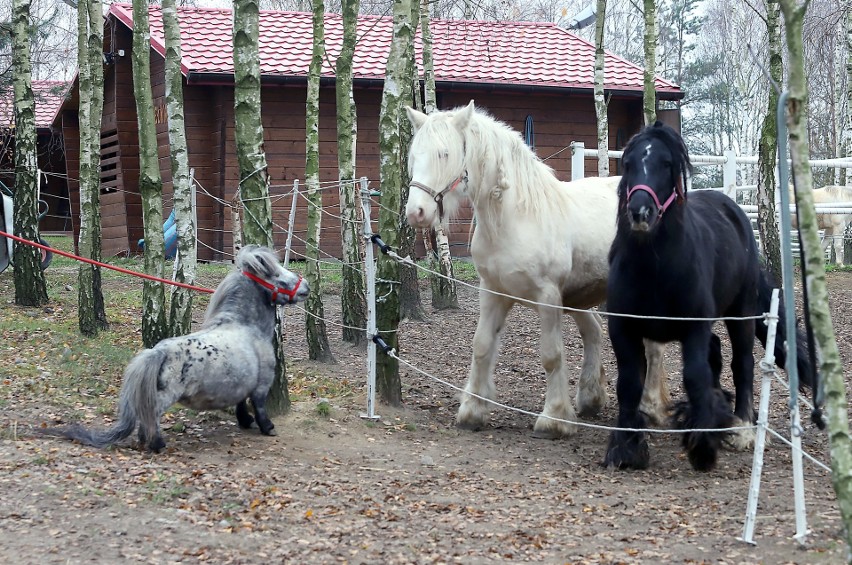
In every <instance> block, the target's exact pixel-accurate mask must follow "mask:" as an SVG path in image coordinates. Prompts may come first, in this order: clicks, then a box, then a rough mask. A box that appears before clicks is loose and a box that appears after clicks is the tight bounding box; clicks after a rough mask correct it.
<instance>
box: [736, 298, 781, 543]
mask: <svg viewBox="0 0 852 565" xmlns="http://www.w3.org/2000/svg"><path fill="white" fill-rule="evenodd" d="M778 301H779V300H778V289H777V288H776V289H774V290H773V291H772V302H771V305H770V307H769V316H768V318H767V320H766V323H767V325H768V326H769V327H768V329H767V330H766V349H765V351H766V354H765V355H764V357H763V361H761V363H760V369H761V373H762V374H763V378H762V380H761V384H760V407H759V408H758V410H757V435H756V437H755V439H754V458H753V460H752V464H751V482H750V483H749V488H748V504H747V505H746V517H745V523H744V524H743V537H742V540H743V541H744V542H746V543H750V544H752V545H757V544H756V543H755V541H754V523H755V520H756V519H757V501H758V498H759V495H760V478H761V475H762V474H763V452H764V447H765V445H766V427H767V424H768V420H769V393H770V390H771V388H772V373H773V372H774V371H775V367H774V365H775V336H776V332H777V328H778ZM755 323H757V324H762V323H764V322H763V321H762V320H756V321H755Z"/></svg>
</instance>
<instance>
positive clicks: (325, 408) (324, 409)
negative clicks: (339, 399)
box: [316, 400, 331, 418]
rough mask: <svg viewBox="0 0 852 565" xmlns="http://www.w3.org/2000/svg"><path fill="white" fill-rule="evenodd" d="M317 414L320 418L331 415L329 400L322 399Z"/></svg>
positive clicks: (318, 404)
mask: <svg viewBox="0 0 852 565" xmlns="http://www.w3.org/2000/svg"><path fill="white" fill-rule="evenodd" d="M316 412H317V416H319V417H320V418H328V417H329V416H331V405H330V404H329V403H328V401H327V400H320V401H319V402H318V403H317V408H316Z"/></svg>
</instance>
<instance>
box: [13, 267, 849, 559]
mask: <svg viewBox="0 0 852 565" xmlns="http://www.w3.org/2000/svg"><path fill="white" fill-rule="evenodd" d="M226 272H227V268H226V267H219V268H210V269H205V270H204V271H203V272H202V276H201V281H200V283H201V284H202V285H205V286H208V287H214V286H215V285H216V284H217V282H218V281H219V280H221V278H222V277H223V276H224V274H225V273H226ZM46 275H47V278H48V281H49V285H50V287H49V294H50V297H51V302H50V304H49V305H47V306H46V307H42V308H21V307H18V306H15V305H14V304H13V299H14V289H13V280H12V273H11V272H10V271H7V272H5V273H3V274H0V547H2V548H3V550H2V554H3V556H4V558H5V559H4V561H6V562H9V563H40V564H41V563H197V562H209V563H217V564H218V563H222V564H224V563H280V562H285V561H286V562H292V563H305V562H312V563H313V562H317V563H325V562H328V563H332V562H345V563H484V562H524V561H534V562H545V563H578V564H579V563H803V564H804V563H840V562H842V561H843V558H844V544H843V540H842V536H841V527H842V524H841V521H840V517H839V512H838V509H837V504H836V502H835V500H834V493H833V490H832V487H831V479H830V475H829V473H828V472H826V471H824V470H822V469H820V468H819V467H818V466H816V465H814V464H812V463H809V462H807V461H806V463H805V486H806V502H807V518H808V524H809V527H810V530H811V534H810V535H809V536H808V539H807V543H806V545H804V546H800V545H799V544H798V543H797V542H795V541H794V540H793V539H792V535H793V534H794V532H795V521H794V516H793V479H792V470H791V457H790V448H789V447H787V446H786V445H785V444H784V443H782V442H781V441H778V440H775V441H773V442H772V443H771V444H770V445H769V446H768V448H767V450H766V459H765V467H764V472H763V481H762V485H761V491H760V505H759V508H758V515H757V525H756V535H755V539H756V541H757V543H758V545H757V546H756V547H754V546H750V545H747V544H745V543H743V542H742V541H739V540H738V539H737V538H738V537H739V536H741V535H742V526H743V519H744V516H745V508H746V497H747V493H748V483H749V478H750V475H751V467H752V453H751V452H731V451H725V452H723V453H722V454H721V457H720V462H719V465H718V467H717V468H716V469H715V470H713V471H711V472H708V473H698V472H695V471H693V470H692V469H691V467H690V465H689V463H688V461H687V460H686V459H685V457H684V456H683V454H682V451H681V449H680V440H679V436H674V435H657V434H654V435H652V436H651V438H650V443H651V457H652V460H651V466H650V468H649V469H647V470H645V471H629V472H625V471H615V470H610V469H606V468H604V467H602V466H601V464H600V463H601V461H602V459H603V454H604V449H605V446H606V441H607V432H606V431H604V430H597V429H587V428H581V429H580V430H579V431H578V433H577V434H576V435H575V436H573V437H571V438H569V439H565V440H560V441H548V440H539V439H534V438H533V437H532V434H531V426H532V423H533V419H532V418H531V417H529V416H526V415H523V414H520V413H516V412H512V411H508V410H505V409H495V411H494V412H493V414H492V421H491V425H490V427H489V428H488V429H486V430H485V431H481V432H468V431H462V430H458V429H456V428H455V427H454V425H453V421H454V416H455V411H456V409H457V408H458V398H457V392H456V391H455V390H453V389H452V388H450V387H448V386H447V385H445V384H443V383H441V382H439V381H438V380H436V379H434V378H432V377H436V378H437V379H440V380H443V381H446V382H449V383H452V384H454V385H456V386H463V384H464V380H465V378H466V375H467V366H468V362H469V357H470V341H471V337H472V335H473V331H474V329H475V326H476V319H477V315H478V304H477V299H476V291H475V290H473V289H471V288H468V287H461V288H460V289H459V293H460V301H461V308H460V309H459V310H454V311H445V312H433V311H431V309H430V308H429V294H428V292H426V287H425V286H424V293H423V301H424V308H425V310H426V312H427V313H426V317H425V319H424V320H422V321H405V322H403V324H402V326H401V330H400V352H399V355H400V357H401V358H403V359H405V360H406V361H408V362H410V363H412V364H413V365H415V366H416V367H418V368H419V369H420V370H422V371H423V373H421V372H418V371H415V370H412V369H410V368H407V367H405V366H403V368H402V370H401V375H402V382H403V398H404V406H403V407H399V408H390V407H387V406H382V405H379V406H378V408H377V412H378V413H379V415H380V418H379V419H378V420H377V421H370V420H365V419H362V418H361V417H360V414H361V413H362V412H364V411H365V410H366V399H365V388H366V386H365V383H366V350H365V347H364V346H359V347H354V346H352V345H349V344H346V343H343V342H342V341H341V339H340V335H339V334H340V329H339V326H337V325H335V324H339V323H340V314H339V311H340V306H339V297H338V296H336V295H335V294H334V292H335V291H334V284H333V283H332V284H330V292H329V293H328V294H327V295H326V297H325V312H326V316H327V319H328V321H329V323H328V326H327V327H328V331H329V338H330V342H331V345H332V350H333V353H334V355H335V358H336V363H334V364H320V363H315V362H311V361H309V360H307V359H306V355H307V346H306V343H305V337H304V313H302V312H301V311H299V310H296V309H290V310H289V311H288V315H287V316H286V319H285V331H286V334H287V337H288V341H287V345H286V350H287V353H288V373H289V378H290V393H291V396H292V399H293V409H292V411H291V412H290V413H289V414H287V415H284V416H280V417H278V418H276V419H275V424H276V429H277V431H278V434H279V435H278V436H277V437H264V436H261V435H260V434H259V433H258V432H257V430H250V431H243V430H240V429H239V428H238V427H237V425H236V421H235V418H234V417H233V416H231V415H229V414H226V413H224V412H221V413H220V412H206V413H196V412H193V411H190V410H186V409H180V408H176V409H173V410H172V411H170V412H169V413H168V414H167V415H166V416H165V418H164V422H163V425H164V428H165V429H166V437H165V439H166V441H167V443H168V448H167V450H166V451H165V452H164V453H161V454H159V455H152V454H150V453H146V452H143V451H140V450H138V449H137V448H136V447H135V446H134V445H133V444H132V443H127V444H122V445H120V446H118V447H115V448H111V449H107V450H97V449H93V448H89V447H84V446H81V445H77V444H74V443H71V442H67V441H62V440H56V439H49V438H42V437H33V436H32V434H31V433H30V432H29V430H31V429H32V427H33V426H39V425H41V424H42V423H48V424H53V423H57V422H72V421H80V422H83V423H85V424H86V425H92V426H104V425H107V424H109V423H110V422H111V421H112V419H113V418H114V416H115V412H114V410H115V400H116V398H117V393H118V389H119V387H120V378H121V372H122V369H123V367H124V365H125V364H126V363H127V361H128V360H129V359H130V357H131V356H132V355H133V353H134V352H136V351H137V350H138V349H139V348H140V328H139V320H140V316H141V312H140V293H141V284H140V283H139V282H138V281H137V280H134V279H129V278H127V277H125V276H123V275H113V274H111V273H107V274H105V277H104V278H105V295H106V301H107V304H108V316H109V320H110V323H111V328H110V330H109V331H107V332H104V333H103V334H102V335H101V336H99V337H98V338H96V339H84V338H81V337H79V335H78V334H77V331H76V328H77V311H76V300H77V289H76V281H75V277H76V268H75V267H74V266H73V265H70V264H63V263H62V262H61V261H57V262H56V263H55V264H54V265H52V266H51V267H50V268H49V269H48V270H47V271H46ZM828 281H829V290H830V295H831V301H832V303H831V304H832V313H833V319H834V324H835V329H836V331H837V334H838V341H839V345H840V351H841V356H842V357H843V360H844V367H848V366H849V363H850V361H852V329H850V328H852V324H850V322H852V309H850V306H849V305H850V304H852V273H829V276H828ZM206 300H207V299H206V297H205V296H199V299H198V300H197V302H196V304H197V308H196V310H197V311H196V315H195V318H196V320H198V321H200V320H201V319H202V317H203V309H204V306H205V304H206ZM538 331H539V330H538V322H537V319H536V317H535V316H534V315H533V314H532V313H531V312H529V311H528V310H526V309H523V308H516V309H515V310H514V311H513V312H512V314H511V315H510V319H509V322H508V324H507V329H506V332H505V336H504V339H503V345H502V348H501V355H500V358H499V361H498V365H497V369H496V381H497V389H498V395H499V400H500V401H501V402H503V403H505V404H508V405H510V406H514V407H517V408H521V409H524V410H528V411H532V412H537V411H539V410H540V409H541V407H542V406H543V402H544V400H543V399H544V392H545V383H544V379H543V373H542V369H541V367H540V364H539V361H538ZM565 333H566V343H567V347H566V359H567V362H568V364H569V367H570V369H571V373H572V375H574V376H576V375H577V374H579V367H580V364H581V348H580V344H579V339H578V336H577V333H576V329H575V328H574V326H573V324H572V323H571V321H570V319H569V318H566V320H565ZM756 352H757V353H758V354H760V355H762V351H761V350H760V347H759V346H758V347H757V350H756ZM678 357H679V353H678V351H677V349H676V348H670V351H669V352H668V359H667V365H668V368H669V372H670V374H672V375H673V376H672V378H671V381H670V382H671V386H672V390H673V393H674V394H675V396H676V397H679V396H681V392H680V387H679V378H677V374H678V371H679V370H680V366H679V361H678ZM604 358H605V362H606V370H607V373H608V375H609V376H610V378H611V382H610V385H609V392H610V400H609V403H608V404H607V406H606V408H605V410H604V411H603V413H602V414H601V416H600V417H599V418H597V419H595V420H592V422H593V423H596V424H604V425H606V424H612V423H614V421H615V416H616V410H617V408H616V405H615V400H614V398H615V390H614V382H613V381H614V379H613V377H614V375H615V362H614V358H613V355H612V352H611V350H610V349H609V347H608V345H607V347H606V348H605V351H604ZM424 373H426V374H424ZM427 374H428V375H431V377H430V376H427ZM846 376H847V379H850V378H852V373H850V370H849V369H848V368H847V369H846ZM725 382H726V384H727V386H728V387H730V379H729V376H728V375H725ZM756 384H757V383H756ZM575 385H576V379H575V378H573V379H572V390H573V387H574V386H575ZM755 388H756V390H757V389H759V386H756V387H755ZM572 394H573V392H572ZM787 398H788V397H787V393H786V392H783V391H782V389H781V387H780V386H779V385H777V383H776V385H775V386H774V387H773V396H772V399H771V406H772V408H771V417H770V425H771V426H772V428H773V429H775V430H777V431H778V432H780V433H782V434H784V435H786V436H788V435H789V433H788V431H789V430H788V421H787V414H786V401H787ZM805 415H807V413H805ZM804 445H805V449H806V450H807V452H808V453H810V454H811V455H813V456H814V457H815V458H817V459H818V460H820V461H822V462H824V463H828V462H829V452H828V444H827V437H826V435H825V433H821V432H819V431H818V430H816V429H815V428H813V427H812V426H811V425H808V426H807V427H806V431H805V435H804Z"/></svg>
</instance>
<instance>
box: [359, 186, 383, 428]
mask: <svg viewBox="0 0 852 565" xmlns="http://www.w3.org/2000/svg"><path fill="white" fill-rule="evenodd" d="M361 207H362V208H363V210H364V240H365V243H366V245H365V248H364V263H365V267H364V271H365V273H366V278H367V281H366V282H367V412H366V413H364V412H362V413H361V417H362V418H366V419H369V420H377V419H378V418H379V416H378V415H377V414H376V413H375V407H376V342H375V341H373V338H374V337H375V336H376V335H377V331H376V263H375V260H374V258H373V242H372V241H370V237H371V236H372V235H373V227H372V226H371V225H370V223H371V221H372V220H371V218H370V190H369V188H367V177H361Z"/></svg>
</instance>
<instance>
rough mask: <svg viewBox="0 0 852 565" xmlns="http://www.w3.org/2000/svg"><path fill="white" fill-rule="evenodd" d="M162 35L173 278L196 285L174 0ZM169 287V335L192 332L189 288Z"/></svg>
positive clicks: (166, 7) (167, 6) (167, 4)
mask: <svg viewBox="0 0 852 565" xmlns="http://www.w3.org/2000/svg"><path fill="white" fill-rule="evenodd" d="M163 35H164V36H165V46H166V68H165V73H166V110H167V112H168V115H169V146H170V148H171V151H170V155H171V161H172V190H173V191H174V198H175V200H174V207H175V229H176V231H177V254H176V255H175V263H176V265H175V266H176V268H175V280H176V281H177V282H181V283H185V284H195V269H196V263H197V257H196V243H195V220H194V218H193V209H192V185H191V179H190V175H189V150H188V148H187V143H186V125H185V122H184V104H183V74H182V73H181V69H180V60H181V47H180V22H179V21H178V13H177V7H176V5H175V0H163ZM172 288H173V290H172V300H171V310H170V315H169V334H170V335H173V336H177V335H185V334H188V333H190V332H191V331H192V291H191V290H189V289H188V288H181V287H172Z"/></svg>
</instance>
